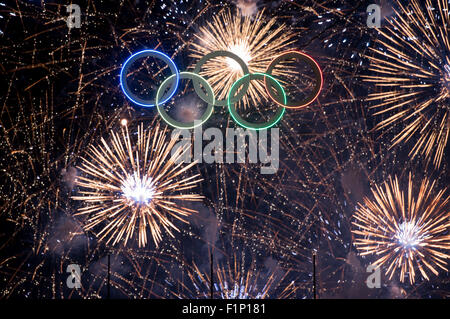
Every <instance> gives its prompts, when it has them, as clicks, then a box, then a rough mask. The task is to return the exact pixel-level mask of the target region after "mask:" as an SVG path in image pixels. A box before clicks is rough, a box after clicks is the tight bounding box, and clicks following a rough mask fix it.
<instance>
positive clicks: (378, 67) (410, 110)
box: [363, 0, 450, 167]
mask: <svg viewBox="0 0 450 319" xmlns="http://www.w3.org/2000/svg"><path fill="white" fill-rule="evenodd" d="M448 7H449V3H448V1H446V0H440V1H435V2H433V1H431V0H427V1H411V2H410V3H408V4H402V2H399V3H398V8H397V9H394V12H395V16H394V17H393V18H392V19H388V20H387V23H388V25H387V27H386V28H383V29H381V30H380V31H379V32H380V36H379V37H378V38H377V40H376V46H375V47H374V48H371V50H370V52H369V55H368V59H369V60H370V68H369V71H370V75H365V76H363V80H364V81H367V82H370V83H373V84H374V85H375V86H376V87H377V88H378V90H376V91H375V92H374V93H371V94H370V95H369V96H368V97H367V101H375V102H376V104H375V105H373V106H372V108H373V109H374V110H375V111H376V113H375V115H380V114H385V115H387V117H386V118H385V119H383V120H380V122H379V123H378V125H377V128H378V129H382V128H385V127H388V126H392V125H394V124H395V125H400V126H401V128H402V130H401V131H400V132H399V133H396V135H395V137H394V139H393V145H397V144H400V143H404V142H407V141H409V140H410V139H414V146H413V147H412V148H411V151H410V155H411V156H412V157H415V156H417V155H418V154H423V155H424V156H425V158H426V159H427V161H432V162H433V164H434V165H435V166H437V167H439V166H440V164H441V161H442V157H443V156H444V150H445V146H446V145H447V141H448V137H449V131H450V128H449V125H450V124H449V123H450V117H449V107H448V106H449V105H450V104H449V103H450V100H449V99H450V83H449V79H450V77H449V73H448V71H449V70H450V67H449V63H450V43H449V41H448V39H449V34H448V25H449V24H450V17H449V11H448Z"/></svg>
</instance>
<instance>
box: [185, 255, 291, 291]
mask: <svg viewBox="0 0 450 319" xmlns="http://www.w3.org/2000/svg"><path fill="white" fill-rule="evenodd" d="M289 273H290V272H289V270H288V271H286V272H285V271H281V269H279V268H278V267H276V268H275V269H272V270H270V269H269V270H266V271H263V270H258V269H257V267H256V263H255V260H252V261H251V264H250V265H247V267H245V266H244V263H243V259H238V258H237V256H236V255H234V256H233V257H232V258H231V260H230V261H229V262H226V263H224V264H221V265H219V266H218V267H217V269H214V275H213V281H214V284H213V287H214V292H213V293H214V296H215V298H221V299H266V298H276V299H286V298H293V297H294V296H295V292H296V291H297V290H298V287H296V285H294V282H293V281H288V280H287V277H288V274H289ZM187 275H188V278H189V280H190V281H191V283H192V285H193V286H194V287H195V289H194V291H190V293H189V294H188V295H187V296H185V297H187V298H192V297H193V298H203V297H204V298H209V297H210V284H211V277H210V275H209V273H208V272H202V271H201V270H200V269H199V268H198V266H197V265H196V264H194V265H193V268H192V270H191V271H189V272H188V273H187ZM185 287H186V286H185Z"/></svg>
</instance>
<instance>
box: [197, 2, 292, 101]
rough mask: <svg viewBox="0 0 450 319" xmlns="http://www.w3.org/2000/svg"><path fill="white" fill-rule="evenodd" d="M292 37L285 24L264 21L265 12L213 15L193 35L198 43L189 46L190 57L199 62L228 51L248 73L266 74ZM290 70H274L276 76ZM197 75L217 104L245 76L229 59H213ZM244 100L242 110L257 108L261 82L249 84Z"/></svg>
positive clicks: (261, 89) (273, 19) (236, 64)
mask: <svg viewBox="0 0 450 319" xmlns="http://www.w3.org/2000/svg"><path fill="white" fill-rule="evenodd" d="M294 35H295V33H294V32H292V31H291V30H290V29H289V28H287V27H286V25H284V24H280V25H279V26H277V19H276V18H271V19H265V18H264V10H262V11H261V12H259V13H258V14H256V16H255V17H254V18H252V17H250V16H242V15H240V14H239V12H238V11H236V12H235V14H232V13H231V10H230V9H227V10H223V11H221V12H220V13H219V14H217V15H215V16H214V17H213V19H212V21H211V22H208V23H207V24H206V25H205V26H204V27H200V31H199V33H198V34H196V35H195V37H196V39H197V40H198V43H195V42H194V43H192V46H191V48H190V49H191V56H192V57H193V58H195V59H201V58H202V57H203V56H205V55H206V54H208V53H211V52H213V51H218V50H222V51H229V52H232V53H234V54H236V55H237V56H239V57H240V58H241V59H242V60H243V61H244V62H245V63H246V64H247V66H248V69H249V72H250V73H256V72H265V70H266V69H267V67H268V66H269V64H270V62H271V61H272V60H273V59H274V58H275V57H276V56H277V55H278V54H279V53H280V52H282V51H285V50H286V49H287V48H288V47H289V46H290V45H291V44H292V43H293V42H294V41H293V37H294ZM291 73H292V71H291V70H290V68H282V69H278V68H277V69H274V72H273V74H274V75H276V76H280V75H285V76H289V75H291ZM200 75H202V76H204V77H205V78H207V79H208V82H209V83H210V84H211V86H212V88H213V90H214V94H215V95H216V99H217V100H223V99H225V98H226V97H227V96H228V93H229V92H230V89H231V86H232V85H233V83H234V82H236V81H237V80H238V79H239V78H240V77H242V76H243V75H244V73H243V71H242V69H241V66H240V65H239V64H238V63H237V62H236V61H234V60H233V59H231V58H229V57H216V58H214V59H211V60H210V61H209V62H207V63H205V65H204V66H203V68H202V70H201V71H200ZM247 93H248V94H246V95H244V97H243V101H242V102H243V106H244V107H246V106H247V105H248V103H249V102H252V103H253V104H255V105H256V104H257V103H259V102H260V101H261V97H265V96H266V91H265V88H264V84H263V82H257V81H252V82H250V86H249V88H248V91H247Z"/></svg>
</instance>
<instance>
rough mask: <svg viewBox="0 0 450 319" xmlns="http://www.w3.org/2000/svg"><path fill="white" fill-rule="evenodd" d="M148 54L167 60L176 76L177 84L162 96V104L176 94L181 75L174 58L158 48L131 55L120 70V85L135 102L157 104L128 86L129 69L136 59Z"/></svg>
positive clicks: (142, 104) (143, 104)
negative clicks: (138, 94)
mask: <svg viewBox="0 0 450 319" xmlns="http://www.w3.org/2000/svg"><path fill="white" fill-rule="evenodd" d="M147 56H151V57H154V58H157V59H160V60H162V61H164V62H166V63H167V65H168V66H169V68H170V70H171V71H172V73H173V75H174V76H176V81H175V85H173V86H172V87H171V88H170V90H169V91H167V93H166V94H165V95H164V96H163V97H162V101H161V102H160V104H164V103H166V102H167V101H168V100H170V98H171V97H172V96H173V95H174V94H175V91H176V90H177V88H178V82H179V81H180V75H179V73H178V69H177V67H176V65H175V63H174V62H173V61H172V59H171V58H169V57H168V56H167V55H165V54H164V53H162V52H159V51H156V50H143V51H139V52H137V53H135V54H133V55H132V56H130V57H129V58H128V59H127V60H126V61H125V63H124V64H123V66H122V70H121V71H120V86H121V88H122V91H123V93H125V95H126V97H127V98H128V99H130V100H131V101H132V102H133V103H136V104H137V105H140V106H145V107H153V106H155V104H156V101H155V100H145V99H142V98H140V97H139V96H137V95H136V94H134V93H131V91H130V88H129V87H128V83H127V79H126V76H127V71H128V69H129V68H130V67H131V65H132V64H133V62H134V61H136V60H137V59H140V58H143V57H147Z"/></svg>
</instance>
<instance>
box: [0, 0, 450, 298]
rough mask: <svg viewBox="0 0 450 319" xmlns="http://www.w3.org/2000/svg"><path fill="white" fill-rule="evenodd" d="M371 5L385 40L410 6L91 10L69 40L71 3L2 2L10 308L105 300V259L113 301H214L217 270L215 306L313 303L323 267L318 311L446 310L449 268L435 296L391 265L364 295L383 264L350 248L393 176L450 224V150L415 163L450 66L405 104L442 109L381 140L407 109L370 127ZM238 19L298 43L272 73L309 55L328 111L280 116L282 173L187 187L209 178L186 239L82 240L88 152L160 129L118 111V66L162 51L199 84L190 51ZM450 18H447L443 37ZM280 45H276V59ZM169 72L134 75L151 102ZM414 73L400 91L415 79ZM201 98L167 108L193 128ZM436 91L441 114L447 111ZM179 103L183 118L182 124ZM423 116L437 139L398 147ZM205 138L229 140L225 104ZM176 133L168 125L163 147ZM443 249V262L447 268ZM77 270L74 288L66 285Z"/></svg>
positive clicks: (0, 256)
mask: <svg viewBox="0 0 450 319" xmlns="http://www.w3.org/2000/svg"><path fill="white" fill-rule="evenodd" d="M445 1H447V0H439V1H437V0H434V1H431V3H432V4H433V5H434V7H435V8H438V2H439V3H441V4H443V3H445ZM373 2H376V3H378V4H380V5H381V17H382V21H381V28H380V30H381V31H385V30H387V29H388V28H389V25H388V23H387V20H388V19H395V18H396V15H397V13H396V12H398V11H399V4H404V5H405V3H407V1H400V2H397V1H381V3H379V1H360V2H358V3H357V2H356V1H349V2H345V1H327V0H321V1H257V0H255V1H251V0H235V1H232V0H229V1H190V0H189V1H188V0H182V1H160V0H157V1H156V0H155V1H141V0H124V1H120V0H119V1H112V0H110V1H100V0H99V1H87V2H83V1H77V2H75V1H74V2H73V3H74V4H75V3H76V4H79V6H80V8H81V25H80V28H69V27H68V25H67V23H66V20H67V17H68V13H67V11H66V4H67V3H66V2H63V1H44V0H42V1H19V0H18V1H5V0H0V48H1V49H0V73H1V76H0V83H1V86H0V88H1V95H0V96H1V100H0V134H1V138H0V154H1V155H0V180H1V183H0V299H9V298H13V299H14V298H19V299H21V298H44V299H46V298H56V299H67V298H77V299H79V298H106V297H107V295H108V282H107V274H108V256H109V259H110V297H112V298H132V299H135V298H209V297H210V286H209V285H210V282H211V278H210V272H211V263H213V265H212V266H213V267H212V268H213V281H214V289H213V290H214V292H213V297H214V298H236V297H241V298H262V297H264V298H273V299H278V298H295V299H305V298H306V299H311V298H313V297H314V296H313V278H312V276H313V255H315V256H316V258H315V259H316V275H317V276H316V281H317V297H318V298H446V297H449V296H450V277H449V274H448V271H445V270H443V269H440V268H437V272H438V274H437V275H435V274H434V273H433V272H431V271H427V275H428V277H429V279H428V280H427V279H426V278H424V277H423V275H422V274H421V272H420V271H419V270H418V269H416V275H415V282H414V283H411V282H410V280H409V277H408V276H407V277H406V280H405V281H404V282H402V281H401V280H400V276H399V272H398V271H397V272H396V273H395V274H394V275H393V276H392V278H388V276H386V275H385V271H386V269H387V267H386V265H383V266H382V267H381V287H380V288H372V289H370V288H368V286H367V285H366V279H367V277H368V276H369V275H370V273H367V272H366V268H367V266H368V265H370V264H371V263H372V262H374V261H376V260H377V257H376V256H373V255H370V254H369V255H367V256H361V254H360V252H361V251H359V250H358V249H357V247H356V246H355V240H356V235H355V233H354V232H352V231H354V229H355V226H354V224H352V221H354V219H353V215H354V213H355V211H356V210H357V208H358V205H364V198H366V197H367V198H369V199H372V198H373V193H372V191H371V189H374V187H375V185H382V184H383V183H384V182H385V181H387V180H388V178H389V176H397V177H398V178H399V180H400V185H401V187H403V190H404V191H405V192H406V191H407V188H408V176H409V175H410V174H411V176H412V180H413V185H414V186H415V187H418V186H419V185H420V184H421V181H422V180H423V179H426V178H427V179H429V180H431V181H433V182H434V184H433V190H432V194H433V195H437V194H438V193H439V191H441V190H443V191H444V193H443V194H444V195H442V201H445V200H446V202H445V203H444V204H443V205H442V207H441V209H440V210H441V213H442V214H443V216H444V217H445V216H447V217H446V218H444V219H443V220H441V222H440V224H441V225H443V226H442V227H443V234H444V236H445V235H446V236H447V237H448V236H449V234H450V224H449V219H450V218H449V217H450V210H449V208H450V204H449V201H450V200H449V191H448V190H446V189H445V188H446V187H448V185H449V181H450V176H449V170H448V167H449V159H450V157H449V147H448V145H447V143H446V140H445V141H444V142H441V143H440V145H441V146H442V147H443V155H442V157H441V158H440V160H439V161H438V163H436V162H435V161H434V156H435V154H436V152H437V149H438V147H439V145H437V144H438V143H437V142H436V145H432V146H431V148H430V149H431V151H429V152H428V153H418V154H417V155H416V156H411V150H412V149H414V147H415V145H417V144H416V143H417V141H418V140H419V139H420V135H421V134H426V132H440V131H441V130H442V131H443V132H446V134H448V131H449V129H450V124H449V123H450V116H449V114H450V108H449V98H450V93H449V92H450V84H449V83H450V67H448V65H450V51H449V50H448V47H444V46H442V47H440V46H436V47H435V48H434V50H435V51H433V52H435V56H436V59H437V60H436V61H434V62H433V63H435V64H436V65H437V66H438V67H439V69H440V70H441V71H442V72H437V73H436V74H433V76H432V77H431V76H430V78H429V79H424V80H423V81H421V82H417V83H415V84H414V85H411V87H408V88H402V89H403V90H406V91H404V92H413V91H414V90H418V86H420V85H421V84H424V83H426V84H428V83H431V84H430V85H429V87H426V88H425V89H424V93H423V94H422V95H420V96H417V97H414V98H413V99H412V101H410V103H409V104H405V105H403V106H402V107H403V108H408V107H411V105H415V104H417V103H419V102H420V101H421V100H420V99H431V100H432V101H433V102H432V104H431V106H430V107H429V108H427V110H426V111H423V112H419V113H415V114H414V115H412V117H411V118H408V119H404V120H401V121H397V122H395V123H394V124H392V125H387V126H384V127H382V128H379V123H380V122H381V121H383V120H386V119H387V118H389V116H392V115H393V114H395V113H396V112H399V109H391V110H387V111H386V112H384V113H382V114H376V113H377V111H379V109H377V108H374V107H373V106H376V105H377V104H380V103H382V102H380V101H379V100H376V99H370V96H371V94H374V93H377V92H383V90H384V92H386V91H388V90H387V89H386V87H379V86H376V83H374V82H370V81H365V80H364V79H367V77H370V76H375V75H377V72H376V71H374V69H373V65H371V63H373V61H374V60H373V57H374V56H375V55H374V52H375V51H376V50H381V51H383V50H386V46H384V47H383V46H382V45H381V44H380V42H377V39H383V35H382V34H381V33H380V32H378V30H377V29H376V28H369V27H368V26H367V22H366V20H367V13H366V8H367V6H368V5H369V4H371V3H373ZM446 3H447V7H448V6H449V2H448V1H447V2H446ZM227 12H228V13H230V14H231V16H233V17H235V19H248V21H251V24H253V23H256V20H257V19H259V20H261V22H262V25H264V24H266V23H268V21H272V20H271V19H273V23H274V24H273V26H272V27H271V29H270V30H269V31H268V33H267V34H270V32H271V31H272V30H274V29H276V28H277V27H281V28H282V30H283V32H282V33H283V34H286V35H289V36H290V40H289V43H279V47H277V48H276V49H274V50H273V53H271V52H268V53H267V52H266V55H267V56H268V58H269V60H268V61H269V62H270V60H272V58H274V57H276V56H277V55H278V54H279V53H281V52H284V51H287V50H291V49H295V50H300V51H302V52H304V53H307V54H308V55H309V56H311V57H313V58H314V60H315V61H317V63H318V64H319V65H320V67H321V70H322V73H323V87H322V90H321V92H320V94H319V96H318V98H317V99H316V100H315V101H314V102H313V103H311V104H310V105H308V106H307V107H304V108H300V109H286V112H285V114H284V116H283V118H282V120H281V121H280V122H279V123H277V124H276V126H274V127H277V128H278V129H279V168H278V171H277V172H276V173H275V174H261V170H260V169H261V165H262V164H261V163H249V162H248V161H247V162H246V163H234V164H230V163H223V164H220V163H213V164H208V163H198V164H197V165H195V166H194V167H193V168H192V169H191V170H190V171H189V172H186V173H185V174H183V176H189V174H191V175H192V174H199V176H200V177H201V178H202V181H201V182H200V183H199V185H198V187H197V188H196V189H195V190H189V191H188V192H195V193H196V194H199V195H201V196H203V199H202V200H201V201H197V202H186V203H183V205H184V206H185V207H187V208H190V209H193V210H196V211H197V213H194V214H192V215H190V216H188V217H187V218H186V220H187V223H183V222H181V221H179V220H177V219H172V222H173V223H174V224H175V226H176V227H177V228H178V229H179V231H175V232H173V237H172V236H170V235H169V234H167V233H166V232H165V231H164V230H163V234H162V240H161V242H160V243H159V245H158V246H156V245H155V243H154V242H153V241H152V240H149V241H148V242H147V244H146V245H145V246H144V247H139V245H138V243H137V241H136V240H131V241H129V242H127V243H126V245H125V244H124V243H123V242H122V243H119V244H117V245H112V244H111V243H106V241H104V240H100V238H99V237H98V236H97V235H96V234H97V233H98V232H99V231H100V230H101V226H100V225H98V226H97V228H94V229H91V230H87V229H85V225H86V218H87V217H86V216H78V215H76V213H77V211H78V210H79V209H80V208H82V207H85V205H87V203H84V202H83V201H79V200H74V199H73V196H77V195H79V194H80V189H81V188H80V186H79V185H78V184H77V178H78V177H79V176H84V174H85V173H84V172H82V171H81V170H80V165H81V163H82V162H83V159H84V158H87V157H86V152H87V151H88V150H89V148H90V147H91V146H92V145H99V143H101V139H102V138H103V139H105V140H109V139H110V137H111V131H114V132H120V131H121V130H123V126H124V125H123V124H124V122H123V121H122V120H126V125H127V128H128V130H129V131H130V132H135V131H136V130H137V128H138V126H140V125H141V123H142V124H143V125H144V127H146V128H147V127H148V128H150V127H154V126H155V125H157V123H160V125H161V127H166V124H165V123H164V122H163V121H162V120H161V118H160V116H159V114H158V112H157V111H156V108H155V107H150V108H146V107H141V106H139V105H136V104H134V103H133V102H132V101H130V100H129V99H127V97H126V96H125V95H124V93H123V91H122V89H121V86H120V82H119V76H120V70H121V67H122V63H124V61H126V59H127V58H128V57H129V56H130V55H132V54H133V53H135V52H138V51H140V50H143V49H155V50H158V51H161V52H164V53H165V54H167V55H168V56H170V57H171V58H172V59H173V61H174V62H175V64H176V65H177V67H178V69H179V71H180V72H182V71H186V70H188V71H192V70H193V68H194V66H195V64H196V62H197V61H198V58H197V56H196V54H201V53H198V49H195V44H197V45H198V44H199V43H200V42H199V41H200V40H199V38H201V37H202V36H201V35H202V32H203V31H202V30H203V29H202V28H208V25H209V24H211V23H213V24H214V23H215V24H217V20H214V18H218V17H221V16H223V14H226V13H227ZM435 13H436V14H437V15H439V12H438V10H436V11H435ZM448 14H449V13H448V10H447V11H445V10H444V15H447V18H446V19H447V21H449V18H448ZM214 21H216V22H214ZM436 21H437V23H438V24H439V22H440V21H441V20H439V19H437V20H436ZM224 30H225V31H226V30H227V26H226V25H225V27H224ZM447 30H448V26H447ZM196 35H197V36H196ZM444 36H445V35H444ZM400 37H401V36H400ZM438 37H439V39H441V35H438ZM224 38H226V39H228V40H229V41H232V39H233V37H232V36H229V35H225V36H224ZM276 40H277V39H272V40H270V39H269V40H268V42H269V43H268V45H270V41H276ZM397 41H400V40H397ZM405 41H409V40H408V39H406V40H405ZM437 42H439V41H437ZM447 42H448V37H447ZM440 43H442V41H441V42H440ZM275 44H277V45H278V43H275ZM403 49H404V50H400V51H401V52H403V53H404V55H403V56H400V57H399V59H400V60H402V61H403V62H404V61H405V60H408V59H410V60H408V61H409V62H410V63H413V64H415V65H417V66H420V67H423V68H424V69H426V70H428V71H429V72H432V70H433V69H432V68H431V67H429V62H430V61H429V60H427V57H426V56H423V55H421V54H420V53H419V52H418V51H414V50H412V49H411V47H407V46H405V47H404V48H403ZM207 50H209V48H208V49H207ZM263 50H264V48H260V49H259V51H263ZM419 51H420V50H419ZM424 51H425V50H422V52H424ZM387 55H388V53H387ZM384 56H385V58H386V59H389V57H386V55H384ZM377 58H379V56H377ZM394 58H395V57H394ZM371 61H372V62H371ZM403 62H402V63H403ZM145 63H147V62H145ZM249 63H251V62H249ZM264 63H266V62H264ZM439 63H441V64H439ZM446 63H447V64H446ZM162 64H163V63H161V62H160V61H159V62H158V63H155V62H154V61H153V63H151V62H150V61H148V63H147V64H145V65H144V66H143V67H142V66H141V71H143V72H141V73H145V72H147V73H145V74H147V75H145V74H144V75H142V74H140V75H137V76H136V77H135V78H134V80H135V81H133V90H134V91H135V92H137V93H138V94H140V96H142V97H154V96H155V92H156V90H157V89H158V86H159V85H160V83H161V82H162V81H163V80H164V79H165V78H166V77H167V76H168V75H170V71H169V70H168V69H167V68H161V65H162ZM249 65H250V64H249ZM250 66H251V65H250ZM445 67H448V69H446V68H445ZM152 68H153V69H152ZM154 70H158V72H155V71H154ZM405 70H406V71H405V73H402V74H399V76H406V77H409V78H411V79H412V78H417V77H416V75H414V74H412V75H408V73H407V72H408V69H405ZM303 71H304V72H306V73H305V74H306V75H301V74H300V73H298V72H296V71H295V72H294V73H293V74H291V75H289V74H288V75H287V79H286V81H292V82H291V84H290V86H289V85H288V87H290V88H297V89H299V88H300V89H302V88H303V89H304V90H306V91H307V90H308V88H310V87H311V83H312V82H313V81H314V80H313V79H312V77H311V72H309V73H308V70H307V67H306V68H304V70H303ZM446 72H447V73H446ZM149 74H150V75H151V76H150V79H149V76H148V75H149ZM405 74H406V75H405ZM378 75H379V74H378ZM447 76H448V77H447ZM146 81H147V82H146ZM426 81H429V82H426ZM183 83H185V82H183ZM282 83H284V82H282ZM292 83H299V84H298V85H294V84H292ZM283 85H284V84H283ZM286 85H287V84H286ZM397 88H398V87H397V86H393V90H397ZM399 90H400V89H399ZM192 92H193V90H192V87H190V91H189V90H188V89H185V90H182V87H181V85H180V88H179V93H177V94H176V95H175V96H174V101H172V102H171V103H169V105H170V110H171V112H172V113H171V114H174V116H178V117H179V118H183V117H190V116H192V117H194V118H197V117H199V116H200V115H199V112H198V110H197V109H196V105H197V104H196V103H197V102H198V101H200V104H202V103H201V100H199V99H198V98H197V97H196V96H195V95H193V93H192ZM442 92H443V93H442ZM441 93H442V94H444V98H443V99H441V100H439V101H436V99H434V97H435V96H437V94H441ZM299 94H300V93H299ZM399 94H400V93H399ZM445 94H446V95H445ZM433 99H434V100H433ZM401 102H402V101H397V102H396V103H397V104H400V103H401ZM181 104H183V107H184V108H182V109H181V111H180V110H179V109H178V111H177V106H178V105H181ZM203 105H206V103H204V102H203ZM202 107H204V106H202ZM239 107H240V108H239V110H240V112H242V114H245V116H246V118H247V119H250V120H255V121H259V120H261V119H262V120H264V118H267V116H268V115H267V113H264V112H262V111H261V110H262V109H263V108H264V107H265V108H269V111H270V112H272V114H273V111H274V110H275V109H276V107H277V106H276V104H274V103H265V102H264V103H261V104H260V103H253V102H252V101H251V99H250V101H249V102H248V103H247V105H246V106H245V105H240V106H239ZM193 108H194V109H195V110H192V109H193ZM385 108H388V106H386V107H385ZM202 112H203V111H202ZM252 112H253V113H252ZM270 112H269V113H270ZM200 113H201V112H200ZM416 118H420V119H421V120H423V121H425V122H423V123H426V122H427V120H428V119H431V120H430V121H429V124H428V125H427V126H425V125H424V124H421V127H425V128H427V129H428V130H429V131H425V133H424V132H415V133H414V134H413V133H411V134H408V135H411V138H409V139H407V140H403V141H401V142H399V143H397V144H395V143H393V140H394V139H395V137H396V136H397V134H399V133H401V132H402V130H404V129H405V127H407V125H408V123H410V122H411V121H413V120H414V119H416ZM421 123H422V122H421ZM211 127H216V128H219V129H220V130H221V131H222V132H225V131H226V129H227V128H236V127H238V124H237V123H235V122H234V121H233V119H232V118H231V117H230V114H229V112H228V110H227V108H226V107H219V106H216V107H215V110H214V114H213V115H212V116H211V118H210V119H209V121H208V122H207V123H205V124H204V125H203V129H207V128H211ZM172 130H173V128H171V127H168V132H169V133H168V134H170V132H171V131H172ZM132 136H136V135H135V134H134V135H132ZM429 140H431V139H429V138H427V141H429ZM186 174H187V175H186ZM149 237H150V235H149ZM391 240H392V242H393V245H395V244H396V240H395V239H391ZM446 240H447V241H446V243H447V246H446V248H441V250H440V251H441V252H442V253H444V254H445V253H446V254H449V253H450V242H449V240H448V238H447V239H446ZM397 244H398V243H397ZM427 258H429V256H428V257H427ZM427 260H428V261H429V259H427ZM444 260H446V259H445V258H444ZM447 260H448V258H447ZM70 264H77V265H79V266H80V268H81V288H79V289H75V288H69V287H68V286H67V282H66V280H67V278H68V276H69V273H68V272H67V266H68V265H70ZM246 281H247V282H250V284H249V285H247V286H245V285H244V284H243V283H244V282H246ZM230 291H231V292H230Z"/></svg>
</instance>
